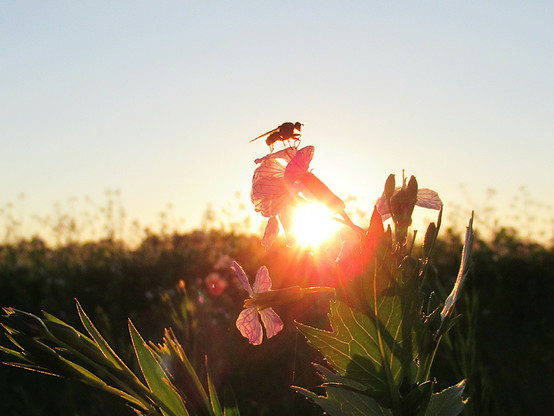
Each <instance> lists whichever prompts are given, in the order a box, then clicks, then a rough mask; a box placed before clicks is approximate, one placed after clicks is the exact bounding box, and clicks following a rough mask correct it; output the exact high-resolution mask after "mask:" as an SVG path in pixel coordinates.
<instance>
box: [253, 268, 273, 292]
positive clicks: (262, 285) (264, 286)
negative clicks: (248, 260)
mask: <svg viewBox="0 0 554 416" xmlns="http://www.w3.org/2000/svg"><path fill="white" fill-rule="evenodd" d="M268 290H271V278H270V277H269V271H268V270H267V267H265V266H262V267H260V268H259V269H258V273H257V274H256V281H255V282H254V293H260V292H267V291H268Z"/></svg>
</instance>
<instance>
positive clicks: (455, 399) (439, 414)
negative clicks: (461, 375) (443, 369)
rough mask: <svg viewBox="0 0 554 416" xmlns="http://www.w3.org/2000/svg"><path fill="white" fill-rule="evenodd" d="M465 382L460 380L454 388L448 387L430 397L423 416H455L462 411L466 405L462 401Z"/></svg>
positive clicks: (464, 401)
mask: <svg viewBox="0 0 554 416" xmlns="http://www.w3.org/2000/svg"><path fill="white" fill-rule="evenodd" d="M465 384H466V381H465V380H462V381H460V382H459V383H458V384H456V385H454V386H450V387H448V388H446V389H444V390H443V391H441V392H440V393H434V394H433V395H431V400H430V401H429V406H428V407H427V411H426V412H425V416H457V415H459V414H460V413H461V412H462V411H463V410H464V406H465V404H466V403H467V399H466V400H462V394H463V392H464V388H465Z"/></svg>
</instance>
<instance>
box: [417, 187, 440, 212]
mask: <svg viewBox="0 0 554 416" xmlns="http://www.w3.org/2000/svg"><path fill="white" fill-rule="evenodd" d="M416 205H417V206H418V207H423V208H430V209H436V210H439V209H441V207H442V201H441V199H440V198H439V194H438V193H436V192H435V191H433V190H431V189H427V188H423V189H420V190H419V191H417V202H416Z"/></svg>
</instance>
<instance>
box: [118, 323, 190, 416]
mask: <svg viewBox="0 0 554 416" xmlns="http://www.w3.org/2000/svg"><path fill="white" fill-rule="evenodd" d="M129 333H130V334H131V340H132V341H133V347H134V349H135V354H136V356H137V359H138V362H139V365H140V369H141V371H142V374H143V375H144V378H145V379H146V383H147V384H148V387H149V388H150V390H151V391H152V393H154V395H155V397H156V398H157V399H159V400H160V402H159V403H158V402H156V404H157V405H158V406H160V408H162V412H163V414H164V415H166V416H170V415H174V416H181V415H188V412H187V409H186V408H185V405H184V401H183V399H182V398H181V396H179V394H178V393H177V392H176V390H175V388H174V387H173V385H172V384H171V382H170V381H169V379H168V377H167V375H166V373H165V372H164V370H163V368H162V367H161V365H160V364H159V363H158V361H157V360H156V357H155V356H154V353H153V351H152V350H151V349H150V348H149V347H148V346H147V345H146V343H145V342H144V340H143V339H142V337H141V336H140V334H139V333H138V331H137V330H136V328H135V327H134V325H133V323H132V322H131V321H130V320H129Z"/></svg>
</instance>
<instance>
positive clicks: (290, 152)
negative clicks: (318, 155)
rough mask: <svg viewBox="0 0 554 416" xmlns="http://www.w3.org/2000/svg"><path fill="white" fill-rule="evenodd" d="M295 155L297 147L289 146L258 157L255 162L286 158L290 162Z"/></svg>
mask: <svg viewBox="0 0 554 416" xmlns="http://www.w3.org/2000/svg"><path fill="white" fill-rule="evenodd" d="M294 155H296V147H287V148H286V149H283V150H279V151H278V152H273V153H270V154H268V155H265V156H264V157H261V158H259V159H256V160H255V161H254V163H256V164H258V163H262V162H264V161H266V160H270V159H284V160H285V161H286V162H287V163H288V162H290V160H291V159H292V158H293V157H294Z"/></svg>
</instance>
